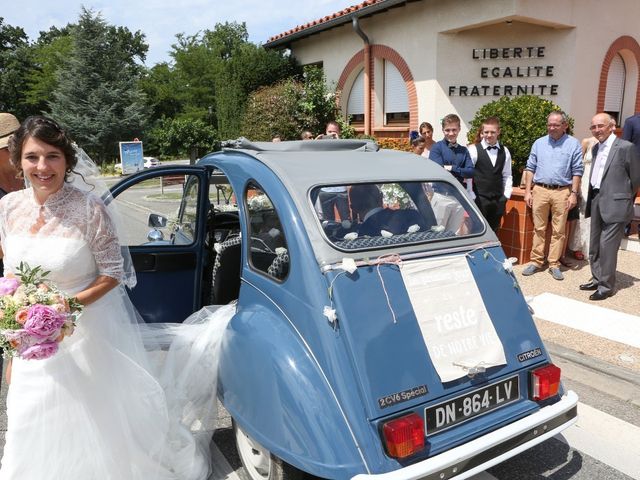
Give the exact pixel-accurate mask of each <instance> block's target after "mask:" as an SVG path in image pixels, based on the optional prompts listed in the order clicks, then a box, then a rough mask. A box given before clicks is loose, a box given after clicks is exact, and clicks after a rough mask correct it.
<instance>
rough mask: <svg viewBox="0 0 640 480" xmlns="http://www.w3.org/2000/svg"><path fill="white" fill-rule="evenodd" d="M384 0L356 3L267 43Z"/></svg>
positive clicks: (280, 34)
mask: <svg viewBox="0 0 640 480" xmlns="http://www.w3.org/2000/svg"><path fill="white" fill-rule="evenodd" d="M384 1H385V0H364V1H363V2H362V3H358V4H357V5H352V6H350V7H346V8H343V9H342V10H340V11H338V12H335V13H332V14H330V15H326V16H324V17H322V18H320V19H318V20H312V21H310V22H307V23H305V24H304V25H298V26H296V27H295V28H292V29H290V30H287V31H285V32H282V33H279V34H277V35H274V36H273V37H271V38H269V40H268V42H273V41H274V40H278V39H280V38H284V37H286V36H288V35H291V34H293V33H297V32H300V31H302V30H305V29H307V28H311V27H314V26H316V25H320V24H322V23H325V22H328V21H329V20H333V19H335V18H339V17H342V16H344V15H348V14H350V13H353V12H357V11H358V10H361V9H363V8H364V7H368V6H370V5H375V4H376V3H380V2H384Z"/></svg>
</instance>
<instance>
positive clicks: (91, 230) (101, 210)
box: [87, 196, 124, 282]
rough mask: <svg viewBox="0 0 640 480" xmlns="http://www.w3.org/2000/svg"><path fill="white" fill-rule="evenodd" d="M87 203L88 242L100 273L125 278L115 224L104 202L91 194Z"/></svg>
mask: <svg viewBox="0 0 640 480" xmlns="http://www.w3.org/2000/svg"><path fill="white" fill-rule="evenodd" d="M88 198H89V201H88V203H87V209H88V212H87V213H88V221H87V243H88V244H89V246H90V247H91V251H92V252H93V256H94V258H95V260H96V264H97V266H98V272H99V273H100V275H106V276H109V277H112V278H115V279H116V280H118V281H119V282H120V281H122V279H123V273H124V271H123V259H122V253H121V251H120V243H119V241H118V236H117V233H116V229H115V226H114V224H113V222H112V220H111V217H110V216H109V214H108V213H107V210H106V207H105V206H104V204H103V203H102V202H101V201H100V200H99V199H97V198H95V197H93V196H89V197H88Z"/></svg>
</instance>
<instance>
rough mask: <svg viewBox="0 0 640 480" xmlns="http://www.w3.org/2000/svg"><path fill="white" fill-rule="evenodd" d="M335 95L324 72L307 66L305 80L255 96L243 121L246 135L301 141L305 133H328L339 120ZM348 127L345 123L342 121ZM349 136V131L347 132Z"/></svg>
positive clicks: (287, 82)
mask: <svg viewBox="0 0 640 480" xmlns="http://www.w3.org/2000/svg"><path fill="white" fill-rule="evenodd" d="M336 116H337V108H336V98H335V94H333V93H330V92H329V89H328V87H327V85H326V82H325V78H324V74H323V73H322V69H320V68H318V67H305V70H304V77H303V79H302V80H298V79H296V78H293V77H292V78H288V79H285V80H282V81H280V82H279V83H276V84H275V85H270V86H267V87H262V88H259V89H257V90H255V91H254V92H252V93H251V95H250V96H249V100H248V101H247V106H246V110H245V114H244V118H243V122H242V135H244V136H245V137H247V138H249V139H251V140H263V141H269V140H271V139H272V138H273V137H274V136H276V135H278V136H280V138H281V139H282V140H300V134H301V133H302V131H303V130H310V131H311V132H312V133H313V134H314V135H317V134H319V133H324V128H325V125H326V124H327V122H328V121H330V120H334V119H336ZM339 122H340V124H341V125H343V126H344V122H343V121H341V119H340V120H339ZM344 133H347V134H348V132H343V134H344Z"/></svg>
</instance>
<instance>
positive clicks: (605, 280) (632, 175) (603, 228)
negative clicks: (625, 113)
mask: <svg viewBox="0 0 640 480" xmlns="http://www.w3.org/2000/svg"><path fill="white" fill-rule="evenodd" d="M614 128H615V123H614V122H613V121H612V119H611V116H609V115H608V114H606V113H598V114H597V115H596V116H594V117H593V118H592V119H591V127H590V129H591V133H592V134H593V136H594V137H596V138H597V139H598V143H596V144H595V145H594V147H593V158H594V160H593V167H592V169H591V177H590V178H589V195H588V197H587V206H586V212H585V216H586V217H587V218H588V217H589V216H591V243H590V248H589V262H590V263H591V280H590V281H589V282H587V283H584V284H582V285H580V290H595V291H594V292H593V293H592V294H591V295H590V296H589V300H604V299H605V298H607V297H610V296H611V295H613V294H614V288H615V281H616V266H617V263H618V249H619V248H620V241H621V240H622V234H623V231H624V227H625V225H626V224H627V223H628V222H629V220H631V217H632V216H633V199H634V197H635V192H636V190H637V189H638V186H640V155H639V154H638V150H637V149H636V147H635V146H634V145H633V143H631V142H628V141H626V140H622V139H620V138H617V137H616V136H615V134H614V133H613V130H614Z"/></svg>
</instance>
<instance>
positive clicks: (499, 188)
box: [473, 144, 506, 198]
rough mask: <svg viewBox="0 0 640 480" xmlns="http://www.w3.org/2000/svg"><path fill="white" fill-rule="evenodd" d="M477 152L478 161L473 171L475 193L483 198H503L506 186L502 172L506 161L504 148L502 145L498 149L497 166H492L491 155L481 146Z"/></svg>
mask: <svg viewBox="0 0 640 480" xmlns="http://www.w3.org/2000/svg"><path fill="white" fill-rule="evenodd" d="M476 150H477V152H478V160H477V161H476V165H475V167H474V170H473V193H475V194H476V196H481V197H488V198H495V197H501V196H502V195H503V194H504V184H503V183H502V170H503V169H504V162H505V159H506V155H505V153H504V147H503V146H502V145H500V147H499V148H498V158H497V160H496V165H495V166H493V165H492V164H491V159H490V158H489V154H488V153H487V152H486V150H485V149H484V148H482V145H481V144H477V145H476ZM478 192H480V193H478Z"/></svg>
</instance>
